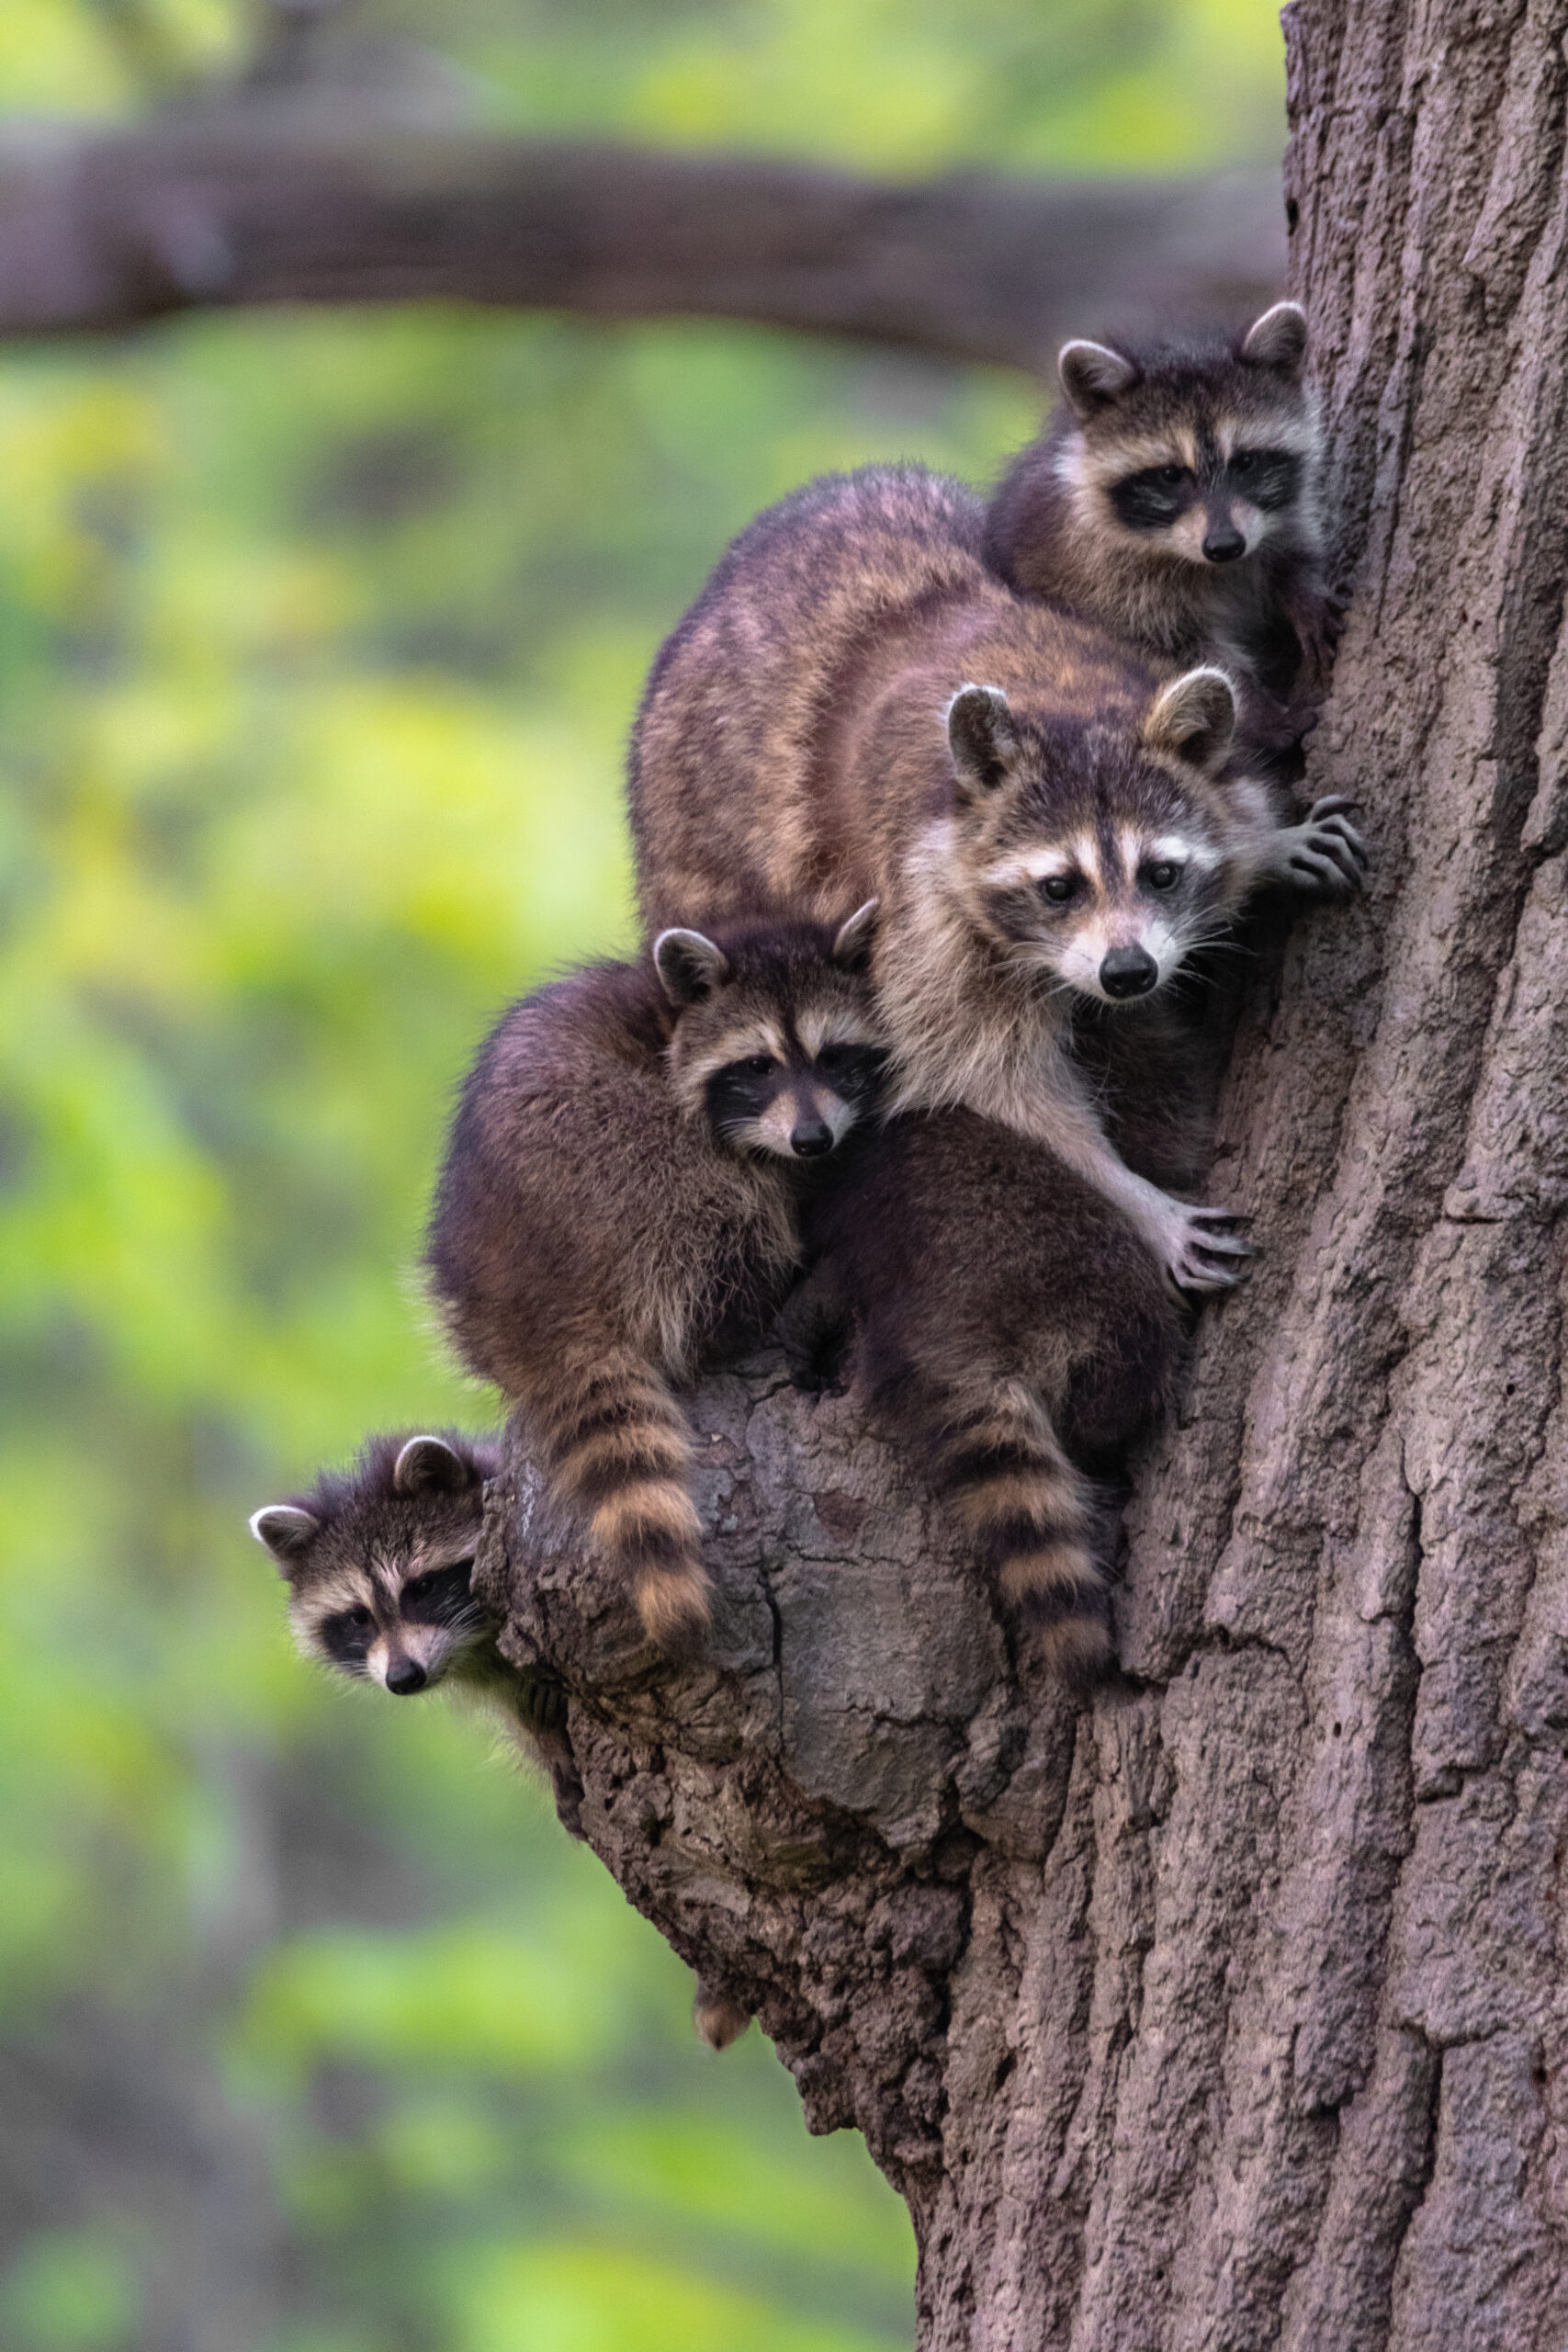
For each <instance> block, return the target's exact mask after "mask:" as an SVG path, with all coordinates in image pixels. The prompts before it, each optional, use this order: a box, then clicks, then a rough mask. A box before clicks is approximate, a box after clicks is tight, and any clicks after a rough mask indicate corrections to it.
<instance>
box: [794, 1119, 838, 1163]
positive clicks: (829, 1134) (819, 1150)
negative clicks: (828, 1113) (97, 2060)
mask: <svg viewBox="0 0 1568 2352" xmlns="http://www.w3.org/2000/svg"><path fill="white" fill-rule="evenodd" d="M789 1148H790V1149H791V1151H793V1152H794V1154H795V1158H796V1159H821V1157H822V1154H823V1153H824V1152H825V1151H831V1150H832V1148H833V1130H832V1128H831V1127H830V1126H829V1125H828V1122H827V1121H826V1119H802V1121H801V1122H800V1125H798V1126H797V1127H795V1128H792V1130H791V1132H790V1138H789Z"/></svg>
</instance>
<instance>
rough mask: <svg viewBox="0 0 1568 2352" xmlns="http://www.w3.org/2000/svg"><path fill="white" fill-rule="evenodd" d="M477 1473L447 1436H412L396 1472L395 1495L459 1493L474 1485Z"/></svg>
mask: <svg viewBox="0 0 1568 2352" xmlns="http://www.w3.org/2000/svg"><path fill="white" fill-rule="evenodd" d="M473 1476H474V1474H473V1472H472V1470H470V1468H469V1467H468V1464H467V1463H466V1462H465V1461H464V1459H463V1457H462V1455H461V1454H460V1453H454V1452H453V1449H452V1448H451V1447H450V1446H449V1445H448V1444H447V1442H446V1439H445V1438H444V1437H411V1438H410V1440H409V1442H408V1443H407V1444H406V1445H405V1446H404V1448H403V1450H402V1452H401V1453H400V1454H399V1456H398V1459H397V1464H396V1467H395V1468H394V1469H393V1472H392V1492H393V1493H394V1494H395V1495H426V1494H447V1495H455V1494H457V1493H459V1492H460V1491H461V1490H462V1488H463V1487H468V1486H471V1485H472V1484H473Z"/></svg>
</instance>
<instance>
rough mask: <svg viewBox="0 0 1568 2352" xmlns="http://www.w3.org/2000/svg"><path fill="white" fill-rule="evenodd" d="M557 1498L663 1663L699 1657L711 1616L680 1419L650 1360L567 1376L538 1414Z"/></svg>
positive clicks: (687, 1443) (611, 1363)
mask: <svg viewBox="0 0 1568 2352" xmlns="http://www.w3.org/2000/svg"><path fill="white" fill-rule="evenodd" d="M534 1419H535V1425H536V1429H537V1431H538V1435H539V1437H540V1440H541V1442H542V1443H543V1445H544V1448H545V1450H546V1452H547V1456H548V1460H549V1466H550V1470H551V1473H552V1475H553V1477H554V1481H555V1485H556V1487H557V1489H558V1492H559V1493H560V1494H561V1495H562V1497H563V1498H565V1499H566V1500H567V1501H568V1502H569V1503H570V1504H571V1505H572V1506H573V1508H574V1509H575V1510H577V1511H578V1512H579V1513H580V1514H581V1517H582V1518H584V1519H585V1520H586V1521H587V1522H588V1526H589V1530H590V1532H591V1533H592V1536H593V1539H594V1541H595V1542H596V1543H597V1544H599V1546H600V1547H601V1549H602V1550H603V1551H604V1555H605V1556H606V1557H607V1558H608V1559H609V1560H611V1561H612V1562H613V1563H614V1564H615V1567H616V1568H617V1570H618V1571H619V1573H620V1575H621V1576H622V1577H623V1578H624V1579H625V1581H626V1585H627V1587H628V1589H630V1591H631V1594H632V1597H633V1599H634V1600H636V1602H637V1613H638V1615H639V1616H640V1617H641V1619H642V1623H643V1629H644V1631H645V1632H646V1633H647V1634H648V1636H649V1640H650V1641H652V1642H655V1643H657V1645H658V1646H659V1647H660V1649H661V1650H663V1651H664V1653H665V1655H666V1656H667V1657H676V1658H683V1657H694V1656H695V1655H696V1653H697V1652H698V1651H699V1650H700V1649H701V1647H702V1645H703V1639H704V1636H705V1634H706V1633H707V1630H708V1625H709V1622H710V1620H711V1617H712V1614H713V1587H712V1585H711V1584H710V1582H709V1580H708V1573H707V1570H706V1569H705V1567H704V1566H703V1555H702V1524H701V1521H699V1520H698V1518H697V1512H696V1506H695V1504H694V1502H693V1500H692V1494H691V1475H692V1440H691V1432H690V1430H688V1428H687V1426H686V1419H685V1416H684V1414H683V1413H682V1410H681V1408H680V1406H679V1405H678V1404H677V1403H676V1401H675V1398H674V1397H672V1396H671V1393H670V1390H669V1388H668V1386H667V1385H666V1384H665V1382H664V1380H663V1378H662V1376H661V1375H660V1374H659V1373H658V1372H657V1371H656V1370H655V1368H654V1366H653V1365H652V1364H650V1363H649V1362H648V1360H647V1358H646V1357H643V1356H638V1355H635V1354H632V1353H630V1352H629V1351H624V1350H623V1351H618V1352H616V1353H613V1354H606V1355H602V1356H599V1357H597V1358H595V1359H594V1360H593V1362H592V1363H590V1364H587V1365H584V1366H583V1367H582V1368H581V1371H580V1372H579V1373H578V1374H577V1375H576V1376H575V1377H573V1375H572V1374H571V1373H570V1372H569V1373H568V1374H567V1376H566V1378H565V1379H564V1380H563V1381H562V1382H561V1383H560V1385H558V1387H557V1389H556V1391H555V1394H554V1395H553V1396H552V1397H551V1398H550V1400H549V1404H548V1406H547V1408H545V1409H544V1410H542V1411H540V1412H538V1413H536V1415H535V1416H534Z"/></svg>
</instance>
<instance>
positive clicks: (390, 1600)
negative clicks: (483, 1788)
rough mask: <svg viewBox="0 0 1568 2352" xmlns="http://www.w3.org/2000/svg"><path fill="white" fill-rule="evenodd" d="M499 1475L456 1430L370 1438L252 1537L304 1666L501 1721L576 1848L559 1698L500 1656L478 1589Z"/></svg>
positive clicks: (497, 1461) (478, 1446)
mask: <svg viewBox="0 0 1568 2352" xmlns="http://www.w3.org/2000/svg"><path fill="white" fill-rule="evenodd" d="M500 1466H501V1455H500V1451H499V1449H498V1447H497V1446H496V1445H495V1443H494V1442H492V1441H491V1440H490V1439H487V1438H471V1437H467V1436H465V1435H464V1434H463V1433H462V1432H461V1431H460V1430H441V1431H439V1432H429V1433H421V1432H416V1431H413V1430H404V1431H400V1432H397V1433H393V1434H389V1435H385V1436H379V1437H371V1438H367V1440H366V1442H365V1443H364V1445H363V1446H362V1447H361V1449H360V1452H359V1455H358V1458H357V1460H356V1461H355V1464H353V1466H352V1468H350V1469H348V1470H323V1471H322V1472H321V1475H320V1476H318V1478H317V1480H316V1483H315V1485H314V1486H313V1487H311V1488H310V1491H309V1492H308V1493H306V1494H300V1495H291V1496H289V1497H288V1498H287V1499H286V1500H285V1501H284V1502H282V1503H271V1504H268V1505H267V1506H266V1507H265V1509H264V1510H258V1511H257V1512H255V1514H254V1517H253V1518H252V1520H251V1532H252V1533H253V1534H254V1536H255V1538H256V1540H257V1542H258V1543H261V1544H265V1546H266V1548H267V1550H268V1551H269V1552H270V1553H271V1554H272V1556H273V1558H274V1560H275V1561H276V1564H277V1566H278V1568H279V1570H280V1571H281V1573H282V1575H283V1576H284V1577H285V1579H286V1580H287V1582H288V1617H289V1623H290V1625H291V1626H292V1628H293V1632H294V1636H295V1639H296V1641H297V1642H298V1644H299V1647H300V1649H301V1650H302V1651H303V1652H304V1654H305V1656H306V1657H314V1658H316V1659H319V1660H320V1662H321V1664H322V1665H324V1666H328V1667H330V1668H332V1669H333V1672H334V1673H337V1674H345V1675H348V1676H350V1677H352V1678H354V1679H356V1680H363V1681H372V1682H377V1683H378V1684H379V1685H380V1686H381V1688H382V1689H383V1690H387V1691H391V1692H392V1693H393V1694H394V1695H396V1696H399V1697H412V1696H413V1695H414V1694H415V1693H416V1692H418V1691H425V1690H432V1689H434V1688H435V1687H436V1686H437V1685H439V1684H445V1685H446V1686H447V1687H448V1688H450V1689H453V1690H455V1691H457V1692H459V1693H460V1694H462V1695H464V1696H467V1697H469V1698H473V1699H477V1700H479V1702H482V1703H484V1704H485V1705H487V1706H489V1707H491V1708H493V1709H494V1710H495V1711H496V1712H497V1713H499V1714H500V1715H501V1716H502V1718H503V1720H504V1721H505V1723H506V1724H507V1726H508V1728H509V1730H510V1731H511V1733H512V1735H513V1738H514V1739H515V1741H516V1744H517V1746H518V1747H519V1748H520V1749H521V1750H522V1752H523V1753H524V1755H525V1756H526V1757H528V1758H530V1759H531V1760H533V1761H534V1762H536V1763H538V1764H539V1765H541V1766H542V1767H543V1768H544V1770H546V1771H547V1773H548V1774H549V1776H550V1780H551V1782H552V1785H553V1787H554V1791H555V1798H556V1810H557V1812H558V1814H559V1815H560V1818H561V1820H562V1822H563V1823H564V1824H565V1826H567V1827H568V1828H569V1829H570V1830H571V1832H572V1834H573V1836H581V1827H580V1824H579V1812H580V1807H581V1799H582V1784H581V1781H580V1779H579V1777H578V1773H577V1768H576V1765H575V1763H574V1762H573V1759H572V1754H571V1748H570V1743H569V1742H568V1740H567V1737H566V1734H565V1721H566V1702H565V1694H564V1692H563V1691H562V1690H561V1688H560V1685H559V1684H558V1682H556V1681H555V1680H553V1679H551V1678H550V1677H548V1676H546V1675H539V1674H531V1673H525V1671H524V1670H523V1669H522V1668H518V1667H514V1666H513V1665H511V1664H510V1663H509V1662H508V1661H507V1659H505V1658H504V1657H502V1654H501V1652H500V1650H499V1649H498V1648H497V1646H496V1640H495V1635H496V1631H497V1626H498V1623H499V1621H498V1619H497V1618H496V1616H495V1615H494V1614H493V1613H492V1612H491V1611H490V1610H489V1609H487V1607H486V1606H485V1604H484V1603H483V1602H482V1601H481V1600H479V1597H478V1595H477V1594H476V1593H475V1592H474V1590H473V1588H472V1581H471V1579H472V1570H473V1562H474V1553H475V1550H476V1548H477V1546H478V1544H479V1530H480V1526H481V1524H482V1521H483V1518H484V1497H485V1483H486V1481H487V1480H488V1479H490V1478H492V1477H493V1476H495V1475H496V1472H497V1471H498V1470H499V1468H500Z"/></svg>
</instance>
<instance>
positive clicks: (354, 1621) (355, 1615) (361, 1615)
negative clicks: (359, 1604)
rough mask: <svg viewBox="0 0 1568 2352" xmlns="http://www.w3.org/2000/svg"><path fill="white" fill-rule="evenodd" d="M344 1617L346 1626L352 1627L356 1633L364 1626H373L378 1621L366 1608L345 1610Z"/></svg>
mask: <svg viewBox="0 0 1568 2352" xmlns="http://www.w3.org/2000/svg"><path fill="white" fill-rule="evenodd" d="M343 1615H344V1624H347V1625H352V1626H353V1627H354V1628H355V1631H356V1632H357V1631H358V1630H359V1629H360V1628H361V1627H362V1626H365V1625H373V1624H374V1623H376V1620H375V1618H374V1617H372V1615H371V1614H370V1611H369V1610H368V1609H365V1608H359V1609H345V1610H344V1612H343Z"/></svg>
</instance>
